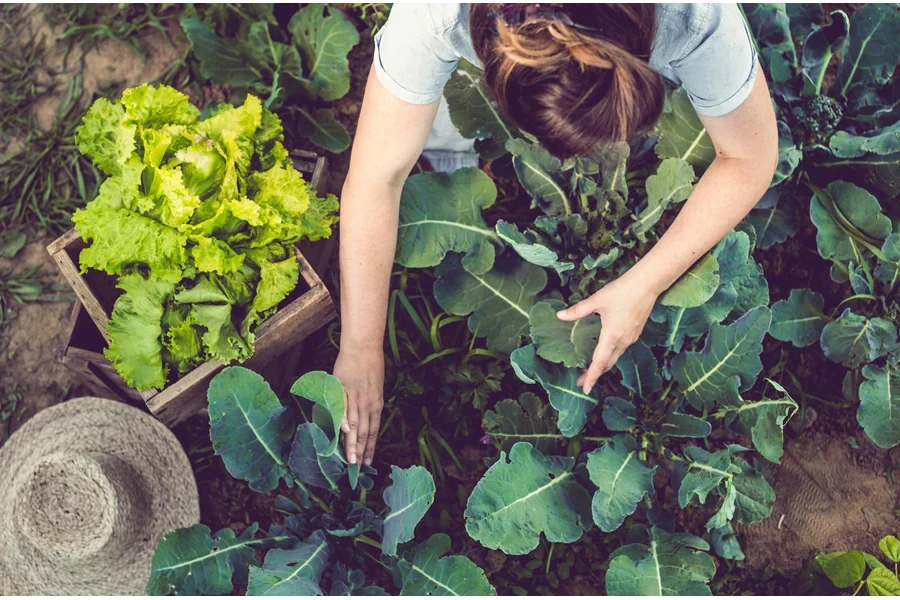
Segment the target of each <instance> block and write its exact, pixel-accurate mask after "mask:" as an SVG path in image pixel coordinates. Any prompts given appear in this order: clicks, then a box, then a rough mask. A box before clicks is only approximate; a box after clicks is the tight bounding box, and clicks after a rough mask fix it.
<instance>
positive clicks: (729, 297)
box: [641, 284, 737, 352]
mask: <svg viewBox="0 0 900 600" xmlns="http://www.w3.org/2000/svg"><path fill="white" fill-rule="evenodd" d="M736 299H737V291H736V290H735V288H734V285H732V284H725V285H721V286H720V287H719V289H718V290H716V293H715V294H713V297H712V298H710V300H709V302H707V303H706V304H704V305H703V306H698V307H697V308H682V307H671V306H662V305H660V304H657V305H656V306H655V307H654V308H653V312H652V313H650V320H649V321H648V322H647V325H646V327H645V328H644V333H643V334H642V336H641V337H642V339H643V340H645V341H646V342H647V343H648V344H654V345H658V346H665V347H667V348H670V349H671V350H673V351H675V352H679V351H680V350H681V345H682V344H683V343H684V339H685V338H688V337H691V338H693V337H698V336H700V335H703V334H704V333H706V332H707V331H709V327H710V325H713V324H715V323H721V322H722V320H723V319H725V317H727V316H728V315H729V313H731V312H732V309H733V308H734V304H735V302H736Z"/></svg>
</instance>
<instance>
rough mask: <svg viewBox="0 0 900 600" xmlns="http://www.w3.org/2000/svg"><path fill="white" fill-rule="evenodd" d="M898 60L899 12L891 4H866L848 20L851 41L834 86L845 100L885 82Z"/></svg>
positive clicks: (899, 43)
mask: <svg viewBox="0 0 900 600" xmlns="http://www.w3.org/2000/svg"><path fill="white" fill-rule="evenodd" d="M898 61H900V13H898V11H897V7H896V6H894V5H893V4H867V5H865V6H862V7H860V8H859V9H858V10H856V11H854V12H853V16H852V17H851V18H850V42H849V44H848V46H847V50H846V52H844V57H843V60H842V61H841V64H840V66H839V67H838V70H837V79H836V80H835V87H836V88H837V91H838V92H839V93H840V94H841V95H842V96H846V97H848V98H856V97H859V96H861V95H862V94H863V93H864V92H865V91H866V90H867V89H868V88H870V87H881V86H882V85H884V84H886V83H888V82H889V81H890V79H891V76H892V75H893V74H894V70H895V69H896V68H897V62H898Z"/></svg>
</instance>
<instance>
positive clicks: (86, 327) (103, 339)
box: [47, 152, 337, 427]
mask: <svg viewBox="0 0 900 600" xmlns="http://www.w3.org/2000/svg"><path fill="white" fill-rule="evenodd" d="M292 157H293V158H294V164H295V165H296V167H297V169H299V170H300V171H301V172H303V174H304V176H306V177H307V178H308V181H310V183H311V185H312V186H313V187H314V188H315V189H316V190H318V191H319V192H320V193H322V192H323V191H324V187H325V167H326V163H325V159H324V158H322V157H318V156H316V155H315V154H312V153H308V152H293V153H292ZM84 246H85V244H84V242H83V241H82V240H81V237H80V236H79V235H78V232H76V231H75V230H74V229H72V230H69V231H68V232H66V233H65V234H63V235H62V236H61V237H59V238H58V239H56V240H55V241H53V242H52V243H51V244H50V245H49V246H47V251H48V252H49V253H50V254H51V255H52V256H53V258H54V260H55V261H56V264H57V265H58V266H59V268H60V270H61V271H62V273H63V275H64V276H65V278H66V280H67V281H68V282H69V284H70V285H71V286H72V289H73V290H74V292H75V295H76V296H77V298H78V302H77V303H76V306H75V308H74V309H73V311H72V315H71V317H70V323H69V329H68V332H67V335H66V339H65V341H64V347H63V349H62V355H61V357H60V358H61V360H62V362H63V363H64V364H65V365H66V366H67V367H68V368H70V369H71V370H73V371H75V372H76V373H78V374H79V375H80V376H81V377H82V379H84V381H85V384H86V385H87V386H88V387H90V388H91V389H93V390H95V391H97V392H98V393H99V392H102V393H103V395H109V394H112V395H114V397H117V398H119V399H121V400H123V401H126V402H142V403H143V404H145V405H146V406H147V408H148V409H149V410H150V412H151V413H153V414H154V415H155V416H156V417H157V418H158V419H160V420H161V421H162V422H163V423H165V424H166V425H168V426H169V427H172V426H174V425H176V424H178V423H180V422H182V421H184V420H185V419H187V418H188V417H190V416H191V415H193V414H196V413H198V412H200V411H201V410H202V409H204V408H205V406H206V390H207V388H208V387H209V382H210V380H211V379H212V378H213V377H214V376H215V374H216V373H218V372H219V371H220V370H221V369H222V368H223V367H224V366H225V364H224V363H222V362H219V361H209V362H206V363H204V364H202V365H200V366H198V367H197V368H195V369H194V370H192V371H191V372H189V373H187V374H185V375H183V376H182V377H181V378H179V379H178V380H176V381H174V382H173V383H171V384H170V385H168V386H167V387H165V388H164V389H162V390H145V391H138V390H134V389H131V388H129V387H128V386H127V385H126V384H125V382H124V381H123V380H122V378H121V377H119V374H118V373H117V372H116V370H115V368H113V366H112V364H111V363H110V362H109V361H108V360H106V358H105V357H104V356H103V348H105V347H106V344H107V343H108V342H109V338H108V336H107V333H106V325H107V323H108V321H109V315H110V314H111V313H112V307H113V304H114V303H115V300H116V298H117V293H118V290H116V288H115V277H113V276H111V275H107V274H106V273H103V272H100V271H95V270H90V271H88V272H87V273H85V274H82V273H80V272H79V267H78V256H79V254H80V253H81V250H82V249H83V248H84ZM332 247H333V246H332V245H331V244H321V245H319V243H318V242H317V243H315V244H304V243H301V244H298V246H297V248H296V249H295V252H296V256H297V262H298V263H299V265H300V281H299V283H298V285H297V288H296V289H295V290H294V291H293V292H292V293H291V294H290V295H289V296H288V297H287V298H286V299H285V300H283V301H282V303H281V305H280V306H279V308H278V311H277V312H276V313H275V314H274V315H272V316H271V317H269V318H268V319H266V320H265V321H264V322H263V323H261V324H260V325H259V327H258V328H257V329H256V342H255V345H254V352H253V356H251V357H250V358H249V359H248V360H247V361H245V362H244V363H242V364H243V365H244V366H246V367H247V368H250V369H255V370H262V369H263V368H264V367H266V366H267V365H269V364H270V363H272V362H273V361H274V360H275V359H276V358H279V357H281V356H288V355H290V356H294V357H296V354H295V353H292V352H291V350H292V348H294V347H295V346H296V345H297V344H298V343H300V342H301V341H302V340H303V339H304V338H305V337H307V336H308V335H310V334H311V333H313V332H314V331H316V330H317V329H319V328H321V327H323V326H325V325H327V324H328V323H329V322H330V321H332V320H333V319H335V317H336V316H337V313H336V311H335V307H334V303H333V302H332V299H331V295H330V293H329V292H328V290H327V289H326V287H325V285H324V284H323V283H322V280H321V279H320V278H319V275H318V274H317V272H316V270H317V269H318V271H319V272H320V273H324V272H325V268H326V267H327V264H328V260H329V259H330V252H331V248H332ZM303 249H306V250H307V252H309V253H310V254H313V255H314V257H315V260H316V262H317V264H316V268H315V269H314V268H313V265H312V264H311V263H310V261H309V260H308V259H307V258H306V256H305V254H304V252H303ZM98 336H99V337H98ZM278 366H282V365H278ZM283 366H287V365H283ZM280 371H281V373H282V374H284V371H285V369H280ZM277 374H278V373H275V375H277Z"/></svg>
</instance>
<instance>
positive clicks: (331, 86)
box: [288, 4, 359, 102]
mask: <svg viewBox="0 0 900 600" xmlns="http://www.w3.org/2000/svg"><path fill="white" fill-rule="evenodd" d="M288 30H289V31H290V32H291V36H292V37H293V42H294V44H295V45H297V47H298V48H299V49H300V54H301V55H302V56H303V64H304V65H305V67H306V79H307V80H308V81H309V87H310V88H311V90H312V91H313V92H314V93H315V94H316V95H317V96H318V97H319V98H321V99H322V100H325V101H326V102H331V101H333V100H338V99H340V98H343V97H344V95H345V94H346V93H347V92H348V91H350V63H349V62H348V61H347V55H348V54H349V53H350V50H352V49H353V47H354V46H355V45H356V44H358V43H359V32H358V31H357V30H356V25H354V24H353V23H352V22H351V21H350V20H349V19H348V18H347V17H345V16H344V13H342V12H341V11H340V10H337V9H336V8H334V7H329V6H327V5H325V4H310V5H308V6H306V7H304V8H301V9H300V10H299V11H297V12H296V13H295V14H294V16H293V17H291V21H290V23H288Z"/></svg>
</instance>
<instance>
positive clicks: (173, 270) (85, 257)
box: [72, 204, 187, 283]
mask: <svg viewBox="0 0 900 600" xmlns="http://www.w3.org/2000/svg"><path fill="white" fill-rule="evenodd" d="M72 222H73V223H75V228H76V229H77V230H78V233H79V234H80V235H81V238H82V239H83V240H84V241H85V242H89V244H88V246H87V247H86V248H85V249H84V250H82V251H81V254H80V255H79V257H78V261H79V264H80V266H81V271H82V272H83V273H84V272H87V270H88V269H89V268H91V269H97V270H98V271H104V272H106V273H109V274H110V275H125V274H126V273H127V272H129V271H130V270H134V268H135V267H136V266H138V265H146V266H147V268H148V269H149V270H150V275H151V276H152V277H154V278H156V279H160V280H163V281H167V282H169V283H176V282H178V281H179V280H180V279H181V275H182V272H183V270H184V267H185V263H186V260H187V253H186V252H185V246H186V244H187V237H186V236H185V235H184V234H182V233H180V232H179V231H177V230H175V229H173V228H171V227H166V226H165V225H163V224H162V223H160V222H158V221H156V220H154V219H151V218H149V217H145V216H143V215H141V214H138V213H136V212H132V211H131V210H127V209H124V208H105V207H103V206H96V205H93V204H89V205H88V206H87V207H86V208H80V209H78V210H76V211H75V214H74V215H72Z"/></svg>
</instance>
